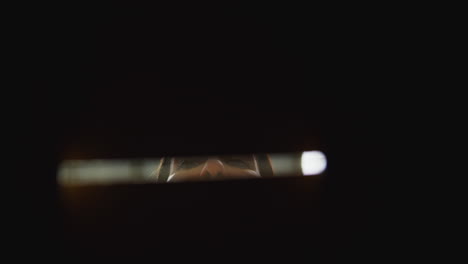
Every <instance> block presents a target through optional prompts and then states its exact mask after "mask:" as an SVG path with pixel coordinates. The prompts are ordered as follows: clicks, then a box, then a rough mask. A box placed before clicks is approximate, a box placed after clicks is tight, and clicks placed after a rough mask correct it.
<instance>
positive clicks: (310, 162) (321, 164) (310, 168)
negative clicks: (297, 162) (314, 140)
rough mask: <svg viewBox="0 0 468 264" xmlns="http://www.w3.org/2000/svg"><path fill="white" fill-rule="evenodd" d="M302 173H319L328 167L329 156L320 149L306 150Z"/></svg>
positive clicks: (303, 154) (303, 156) (302, 160)
mask: <svg viewBox="0 0 468 264" xmlns="http://www.w3.org/2000/svg"><path fill="white" fill-rule="evenodd" d="M301 166H302V174H304V175H317V174H320V173H322V172H323V171H324V170H325V168H326V167H327V158H326V157H325V155H324V154H323V153H322V152H320V151H306V152H303V153H302V157H301Z"/></svg>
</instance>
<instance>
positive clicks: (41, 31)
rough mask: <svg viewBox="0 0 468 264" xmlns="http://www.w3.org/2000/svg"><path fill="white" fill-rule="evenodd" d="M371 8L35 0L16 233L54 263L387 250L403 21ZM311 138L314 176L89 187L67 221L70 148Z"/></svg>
mask: <svg viewBox="0 0 468 264" xmlns="http://www.w3.org/2000/svg"><path fill="white" fill-rule="evenodd" d="M367 10H368V9H367V8H364V7H361V6H325V5H315V6H312V7H307V8H306V7H284V6H269V7H265V6H261V7H259V6H252V7H249V8H244V7H231V6H229V7H226V6H217V7H215V6H201V5H192V6H166V5H160V6H151V7H145V8H143V7H129V6H117V7H116V6H113V7H106V8H102V7H99V8H98V7H96V8H80V7H63V9H62V8H57V7H56V6H54V7H50V8H49V7H45V6H41V7H38V8H37V9H34V8H32V9H28V10H27V11H25V13H24V14H23V16H21V18H22V17H24V18H25V19H17V25H19V27H18V28H19V30H18V31H17V33H18V35H21V36H22V38H21V39H22V40H23V39H24V41H20V43H19V45H18V47H19V49H20V50H21V54H22V57H23V56H24V57H26V58H27V60H25V61H24V63H23V61H19V63H20V64H22V65H21V66H26V68H27V74H25V75H26V76H24V77H23V78H25V79H27V80H31V81H32V82H31V84H28V85H27V86H26V88H24V87H22V88H21V89H19V90H18V89H17V90H16V91H19V95H20V97H19V98H20V100H19V101H18V103H17V104H15V109H17V113H16V114H17V115H16V116H15V119H14V123H15V125H14V126H13V127H14V128H16V130H13V131H14V134H15V136H16V137H15V138H18V139H19V140H18V145H20V146H22V147H21V149H20V154H15V157H17V158H18V159H17V161H16V163H13V164H14V165H15V166H16V168H18V170H17V171H18V172H19V173H18V178H19V179H20V181H21V183H22V187H21V188H20V192H19V194H17V196H16V197H17V198H15V200H17V201H18V202H17V203H15V206H14V207H15V214H14V215H15V216H18V218H17V219H18V220H15V223H16V225H15V229H14V230H15V235H14V239H13V242H12V244H14V245H18V247H15V248H18V249H19V250H31V252H34V254H39V256H48V257H50V256H52V257H56V258H57V259H59V260H65V259H66V260H70V259H78V260H83V259H88V258H96V259H100V258H101V257H102V258H104V259H109V258H110V259H114V258H115V259H121V258H122V257H124V256H125V257H129V258H130V259H134V258H136V257H143V258H150V259H151V258H154V259H158V258H159V257H161V258H162V256H172V257H174V256H178V257H179V256H184V252H189V253H187V254H188V255H190V254H196V255H197V256H199V255H198V254H202V255H212V254H215V253H217V252H221V253H224V256H225V257H226V256H233V255H236V256H242V257H244V253H245V255H247V253H248V254H251V253H252V254H254V255H256V256H258V257H262V258H263V257H265V258H269V257H272V258H273V259H274V258H276V257H277V256H284V257H287V258H294V257H300V258H302V257H307V258H310V259H321V260H334V259H336V258H341V257H345V258H346V256H355V257H356V256H357V257H365V258H366V257H371V256H373V255H379V254H383V253H384V252H385V253H386V252H387V251H388V247H387V246H388V245H387V243H388V241H389V239H390V237H392V236H391V235H390V234H391V233H392V230H393V229H394V226H393V219H392V216H391V215H390V214H389V213H388V211H387V210H386V206H385V201H387V200H388V197H387V196H386V194H385V193H386V192H384V190H385V188H384V183H386V181H388V178H387V176H386V175H387V173H388V170H389V168H386V167H385V166H384V165H383V164H384V163H385V162H386V161H387V159H388V156H389V155H388V154H389V152H390V150H389V146H391V148H397V147H398V142H397V141H396V140H395V139H394V137H393V135H394V134H393V133H394V130H398V128H395V127H394V126H391V125H388V124H391V123H392V120H391V118H390V115H389V114H388V113H389V112H392V111H393V110H392V108H391V107H394V105H393V102H392V100H393V99H394V98H395V94H396V93H397V90H396V89H392V87H394V85H395V78H394V77H395V76H399V74H400V73H399V72H398V69H399V66H398V65H399V64H402V63H403V62H402V61H400V57H399V56H400V55H401V50H402V45H403V44H404V43H405V42H404V41H402V39H404V38H406V35H405V34H408V33H407V31H399V29H400V25H397V23H395V20H392V19H391V16H389V14H388V10H387V9H385V8H382V7H375V9H373V10H372V11H367ZM25 72H26V71H25ZM22 89H24V90H22ZM210 119H211V120H216V121H215V122H212V121H209V120H210ZM310 149H320V150H323V151H324V152H325V153H326V155H327V157H328V159H329V167H328V170H327V177H326V178H324V179H322V181H320V182H318V181H317V180H314V179H305V178H292V179H281V180H271V181H269V180H265V181H260V182H242V183H220V184H206V185H203V184H194V185H189V184H188V185H181V186H179V187H177V186H172V185H171V186H169V185H168V186H162V185H161V186H139V187H131V186H127V187H125V186H121V187H116V188H115V189H112V188H110V189H106V188H105V189H104V190H100V189H99V188H97V189H93V188H91V189H89V190H83V192H82V195H83V197H85V198H83V197H82V198H80V199H83V201H87V202H80V203H78V205H76V206H77V207H76V208H75V210H76V211H75V213H76V212H80V213H79V214H78V215H81V216H76V215H75V217H76V218H74V219H75V220H76V221H75V220H74V221H75V223H81V224H82V226H81V227H80V226H78V227H75V228H74V229H73V230H72V231H70V230H69V229H66V228H65V227H64V226H67V225H66V224H65V223H66V221H69V220H67V219H70V218H69V216H70V213H69V211H67V210H68V209H64V207H63V204H62V203H61V202H62V200H60V196H59V192H58V188H57V185H56V182H55V168H56V166H57V164H58V163H59V162H60V160H61V159H64V158H77V157H79V158H83V157H84V158H96V157H99V158H121V157H124V158H132V157H157V156H161V155H174V154H179V155H187V154H209V153H253V152H283V151H303V150H310ZM16 150H18V148H16ZM15 153H16V152H15ZM25 164H26V165H25ZM306 187H308V188H306ZM201 190H202V191H201ZM239 190H242V191H240V192H241V193H242V196H239ZM77 197H80V196H79V195H78V196H77ZM86 197H88V198H86ZM92 199H96V200H95V201H96V202H92V201H93V200H92ZM114 201H116V202H114ZM184 201H191V202H187V203H185V202H184ZM101 202H102V203H101ZM80 206H84V207H80ZM131 208H137V209H131ZM259 208H262V210H260V209H259ZM72 211H73V210H72ZM71 215H72V216H73V214H71ZM80 217H83V218H80ZM194 217H195V218H196V219H197V220H193V223H190V222H185V221H181V220H180V219H192V218H194ZM217 218H220V220H216V221H215V220H213V219H217ZM80 219H81V220H82V222H80ZM106 219H107V220H109V219H118V220H117V221H116V222H115V223H114V224H113V225H109V226H106V225H104V224H103V225H101V224H102V223H104V221H107V220H106ZM86 221H91V222H86ZM101 221H102V222H101ZM153 222H154V229H152V228H153ZM78 225H80V224H78ZM80 228H82V229H80ZM133 228H136V230H133ZM172 230H173V231H172ZM76 231H78V232H77V233H80V234H81V238H79V236H78V237H77V236H74V235H73V232H76ZM133 231H134V232H133ZM172 232H173V233H172ZM172 234H174V235H172ZM87 239H89V241H93V242H92V243H91V242H90V243H89V244H88V243H87V242H86V241H87ZM96 241H98V242H96ZM304 241H306V242H304ZM307 241H308V242H307ZM120 242H121V244H120ZM96 244H98V245H100V246H102V251H100V250H98V249H96V247H97V246H96ZM152 244H154V245H155V246H154V248H153V247H152V246H149V245H152ZM106 245H107V246H106ZM126 246H127V249H128V251H125V250H124V249H122V248H126ZM119 247H122V248H119ZM112 249H115V250H112ZM107 250H109V251H107ZM396 250H397V249H396ZM109 252H111V253H109ZM166 253H167V254H166Z"/></svg>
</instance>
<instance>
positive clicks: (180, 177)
mask: <svg viewBox="0 0 468 264" xmlns="http://www.w3.org/2000/svg"><path fill="white" fill-rule="evenodd" d="M258 177H260V173H259V170H258V166H257V162H256V160H255V158H254V156H253V155H233V156H221V157H217V156H215V157H189V158H174V159H173V161H172V165H171V175H170V176H169V178H168V182H178V181H197V180H222V179H239V178H258Z"/></svg>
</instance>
